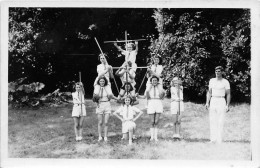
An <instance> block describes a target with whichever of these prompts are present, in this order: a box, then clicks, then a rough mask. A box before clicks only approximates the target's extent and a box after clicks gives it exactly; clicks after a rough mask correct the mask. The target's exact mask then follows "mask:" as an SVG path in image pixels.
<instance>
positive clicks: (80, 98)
mask: <svg viewBox="0 0 260 168" xmlns="http://www.w3.org/2000/svg"><path fill="white" fill-rule="evenodd" d="M79 82H80V85H81V72H79ZM82 93H83V85H81V93H80V97H79V100H80V109H81V110H80V114H81V115H82Z"/></svg>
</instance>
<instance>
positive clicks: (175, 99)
mask: <svg viewBox="0 0 260 168" xmlns="http://www.w3.org/2000/svg"><path fill="white" fill-rule="evenodd" d="M173 101H177V102H179V101H183V100H182V99H180V100H176V99H175V100H172V102H173Z"/></svg>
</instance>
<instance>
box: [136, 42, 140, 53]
mask: <svg viewBox="0 0 260 168" xmlns="http://www.w3.org/2000/svg"><path fill="white" fill-rule="evenodd" d="M138 49H139V48H138V41H136V42H135V51H136V52H138Z"/></svg>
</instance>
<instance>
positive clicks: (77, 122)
mask: <svg viewBox="0 0 260 168" xmlns="http://www.w3.org/2000/svg"><path fill="white" fill-rule="evenodd" d="M73 120H74V132H75V135H76V140H78V136H79V133H78V127H79V118H78V117H73Z"/></svg>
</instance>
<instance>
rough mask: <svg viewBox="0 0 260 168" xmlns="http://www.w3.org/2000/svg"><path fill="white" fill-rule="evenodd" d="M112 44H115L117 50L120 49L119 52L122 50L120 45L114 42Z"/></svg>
mask: <svg viewBox="0 0 260 168" xmlns="http://www.w3.org/2000/svg"><path fill="white" fill-rule="evenodd" d="M114 46H115V47H116V48H117V49H118V50H119V51H121V52H123V51H124V50H123V49H122V48H121V47H120V46H118V45H117V43H114Z"/></svg>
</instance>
